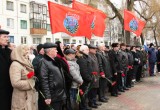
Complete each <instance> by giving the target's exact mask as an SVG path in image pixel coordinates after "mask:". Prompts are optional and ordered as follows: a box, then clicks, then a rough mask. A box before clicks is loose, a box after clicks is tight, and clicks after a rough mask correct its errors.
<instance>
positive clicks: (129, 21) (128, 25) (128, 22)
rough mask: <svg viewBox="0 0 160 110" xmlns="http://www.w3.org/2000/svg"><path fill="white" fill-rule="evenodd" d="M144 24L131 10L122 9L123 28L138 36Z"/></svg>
mask: <svg viewBox="0 0 160 110" xmlns="http://www.w3.org/2000/svg"><path fill="white" fill-rule="evenodd" d="M144 26H145V22H144V21H142V20H140V19H138V18H137V17H136V16H135V15H134V14H133V13H132V12H131V11H127V10H124V30H127V31H130V32H133V33H135V34H136V35H137V36H140V35H141V33H142V30H143V28H144Z"/></svg>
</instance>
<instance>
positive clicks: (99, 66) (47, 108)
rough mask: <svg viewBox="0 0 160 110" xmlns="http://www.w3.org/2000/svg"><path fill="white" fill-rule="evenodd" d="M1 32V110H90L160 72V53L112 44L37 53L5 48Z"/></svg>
mask: <svg viewBox="0 0 160 110" xmlns="http://www.w3.org/2000/svg"><path fill="white" fill-rule="evenodd" d="M8 34H9V32H8V31H5V30H2V29H1V30H0V70H1V72H0V73H1V74H0V106H1V109H2V110H91V109H92V108H98V106H101V105H102V104H103V103H107V102H108V101H109V98H108V94H110V95H111V96H113V97H118V96H119V95H121V93H122V92H125V91H128V90H129V89H130V88H132V87H134V85H135V84H136V83H139V82H141V81H142V80H141V78H142V77H144V76H145V72H146V71H149V75H150V76H155V73H154V67H155V64H156V63H157V69H158V72H160V48H158V49H157V50H156V49H155V48H154V44H153V43H151V44H150V45H149V47H148V48H147V50H146V49H144V48H143V47H141V46H134V45H132V46H131V45H126V44H125V43H120V44H119V43H112V45H111V47H109V46H106V45H105V44H104V43H100V44H98V45H93V44H84V45H78V46H71V47H70V46H66V45H64V44H63V43H62V42H60V41H57V42H55V43H44V44H39V45H37V47H36V49H34V48H33V47H30V46H28V45H19V46H17V47H15V45H13V44H10V43H8V41H9V38H8Z"/></svg>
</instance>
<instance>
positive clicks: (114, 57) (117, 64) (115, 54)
mask: <svg viewBox="0 0 160 110" xmlns="http://www.w3.org/2000/svg"><path fill="white" fill-rule="evenodd" d="M108 55H109V59H110V63H111V68H112V75H113V77H112V80H113V81H116V82H117V83H116V84H115V85H114V86H112V88H111V95H112V96H115V97H117V96H118V95H119V94H120V93H118V86H119V85H120V84H121V83H122V80H121V74H122V70H123V69H122V65H121V59H120V54H119V43H113V44H112V49H111V50H110V51H109V54H108Z"/></svg>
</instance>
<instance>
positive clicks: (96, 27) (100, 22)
mask: <svg viewBox="0 0 160 110" xmlns="http://www.w3.org/2000/svg"><path fill="white" fill-rule="evenodd" d="M73 9H76V10H79V11H83V12H91V13H94V18H93V20H92V23H91V28H92V32H93V34H94V35H96V36H99V37H103V34H104V31H105V19H106V17H107V16H106V14H105V13H104V12H102V11H100V10H98V9H96V8H93V7H90V6H88V5H85V4H83V3H80V2H77V1H74V2H73Z"/></svg>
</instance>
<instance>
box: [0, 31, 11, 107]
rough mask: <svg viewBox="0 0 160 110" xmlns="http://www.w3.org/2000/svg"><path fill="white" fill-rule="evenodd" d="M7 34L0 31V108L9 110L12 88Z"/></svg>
mask: <svg viewBox="0 0 160 110" xmlns="http://www.w3.org/2000/svg"><path fill="white" fill-rule="evenodd" d="M8 34H9V32H8V31H5V30H2V29H0V107H1V109H2V110H11V97H12V86H11V82H10V78H9V68H10V64H11V59H10V54H11V50H10V49H9V48H8V47H7V45H8V41H9V37H8Z"/></svg>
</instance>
